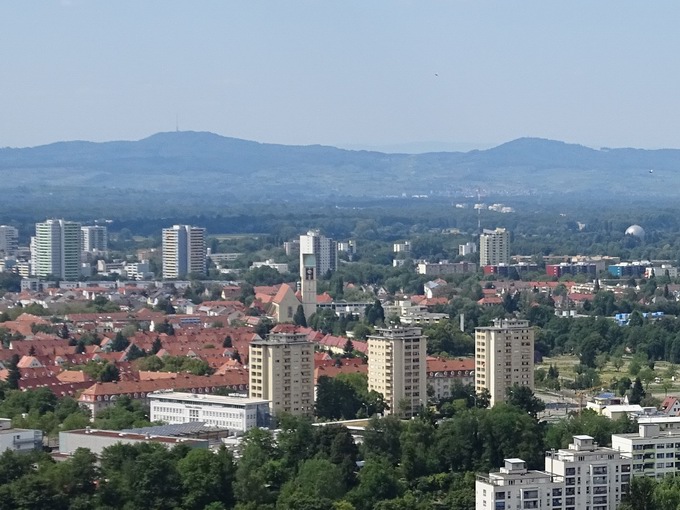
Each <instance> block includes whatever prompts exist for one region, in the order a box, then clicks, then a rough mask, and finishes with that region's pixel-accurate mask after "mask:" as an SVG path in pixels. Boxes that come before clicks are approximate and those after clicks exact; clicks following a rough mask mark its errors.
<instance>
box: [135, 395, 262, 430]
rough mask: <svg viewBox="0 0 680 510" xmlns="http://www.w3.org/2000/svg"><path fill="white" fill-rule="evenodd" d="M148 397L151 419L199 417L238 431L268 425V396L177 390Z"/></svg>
mask: <svg viewBox="0 0 680 510" xmlns="http://www.w3.org/2000/svg"><path fill="white" fill-rule="evenodd" d="M148 399H149V406H150V420H151V421H152V422H155V421H161V422H163V423H167V424H170V425H174V424H177V423H189V422H194V421H198V422H204V423H205V424H206V425H210V426H213V427H219V428H226V429H229V430H233V431H235V432H238V433H242V432H246V431H247V430H250V429H252V428H254V427H268V426H269V402H268V401H267V400H262V399H252V398H246V397H239V396H233V397H232V396H219V395H209V394H196V393H183V392H178V391H155V392H153V393H150V394H149V395H148Z"/></svg>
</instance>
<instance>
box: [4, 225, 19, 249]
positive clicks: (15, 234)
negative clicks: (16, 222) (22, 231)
mask: <svg viewBox="0 0 680 510" xmlns="http://www.w3.org/2000/svg"><path fill="white" fill-rule="evenodd" d="M18 249H19V231H18V230H17V229H16V228H14V227H11V226H9V225H0V256H5V257H9V256H12V255H14V254H16V252H17V250H18Z"/></svg>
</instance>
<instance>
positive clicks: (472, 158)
mask: <svg viewBox="0 0 680 510" xmlns="http://www.w3.org/2000/svg"><path fill="white" fill-rule="evenodd" d="M678 169H680V150H639V149H603V150H594V149H590V148H587V147H583V146H580V145H572V144H566V143H563V142H557V141H551V140H544V139H535V138H522V139H519V140H514V141H512V142H508V143H505V144H503V145H500V146H498V147H494V148H492V149H488V150H474V151H470V152H440V153H428V154H418V155H410V154H384V153H380V152H369V151H349V150H343V149H338V148H335V147H325V146H319V145H313V146H287V145H275V144H264V143H257V142H252V141H246V140H240V139H236V138H226V137H222V136H219V135H215V134H212V133H202V132H171V133H159V134H156V135H153V136H150V137H149V138H146V139H143V140H140V141H136V142H130V141H119V142H106V143H92V142H82V141H74V142H59V143H54V144H50V145H44V146H40V147H33V148H24V149H13V148H5V149H0V171H1V172H2V176H3V192H4V195H5V196H6V197H8V198H15V199H16V200H18V201H19V203H22V202H21V201H22V200H23V201H24V202H25V201H26V200H28V198H27V197H33V198H34V199H39V198H40V192H41V191H40V190H43V191H45V192H47V191H48V190H49V193H51V195H49V196H50V197H52V198H50V200H58V197H62V198H63V197H68V199H69V200H72V197H73V195H74V193H75V194H76V196H78V197H81V200H82V201H83V203H85V202H87V200H96V201H97V203H98V204H99V205H103V204H104V203H105V202H106V201H107V200H110V201H111V203H112V204H114V203H116V201H120V200H125V198H126V197H130V196H135V197H144V196H145V194H155V195H158V196H161V195H162V196H164V197H168V196H183V197H185V198H186V200H187V201H190V200H195V199H196V198H200V199H204V200H213V199H220V200H234V201H253V200H257V199H258V198H266V199H277V198H279V199H285V198H295V197H307V198H312V197H319V198H323V197H332V196H367V197H372V196H386V195H402V194H406V195H412V194H439V195H444V194H450V195H456V194H461V193H470V192H471V191H474V190H476V189H478V188H481V189H483V190H485V192H487V193H499V194H508V195H513V194H536V195H550V194H555V193H559V194H561V195H564V194H569V193H578V194H579V195H580V196H583V195H584V194H586V195H593V196H596V197H598V198H599V199H606V198H607V197H608V196H611V195H612V194H616V195H619V196H628V195H630V196H637V197H643V196H650V197H651V196H662V195H668V193H669V192H670V190H674V189H677V188H678V186H679V185H680V173H679V172H678ZM650 170H653V172H650ZM43 198H44V197H43ZM102 201H103V202H102Z"/></svg>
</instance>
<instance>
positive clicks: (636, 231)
mask: <svg viewBox="0 0 680 510" xmlns="http://www.w3.org/2000/svg"><path fill="white" fill-rule="evenodd" d="M626 235H627V236H633V237H639V238H640V239H644V238H645V229H644V228H642V227H641V226H640V225H631V226H630V227H628V228H627V229H626Z"/></svg>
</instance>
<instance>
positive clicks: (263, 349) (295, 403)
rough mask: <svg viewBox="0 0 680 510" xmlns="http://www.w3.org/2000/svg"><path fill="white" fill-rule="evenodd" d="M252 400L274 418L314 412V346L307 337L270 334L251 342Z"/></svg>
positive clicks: (250, 393) (250, 376)
mask: <svg viewBox="0 0 680 510" xmlns="http://www.w3.org/2000/svg"><path fill="white" fill-rule="evenodd" d="M248 359H249V361H248V364H249V366H248V369H249V374H250V375H249V397H250V398H251V399H263V400H267V401H269V409H270V413H271V414H272V415H277V414H280V413H282V412H286V413H290V414H293V415H312V414H313V413H314V345H313V344H312V343H311V342H310V341H309V340H307V336H306V335H305V334H298V333H270V334H269V336H268V337H267V338H266V339H265V340H255V341H253V342H251V343H250V356H249V358H248Z"/></svg>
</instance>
